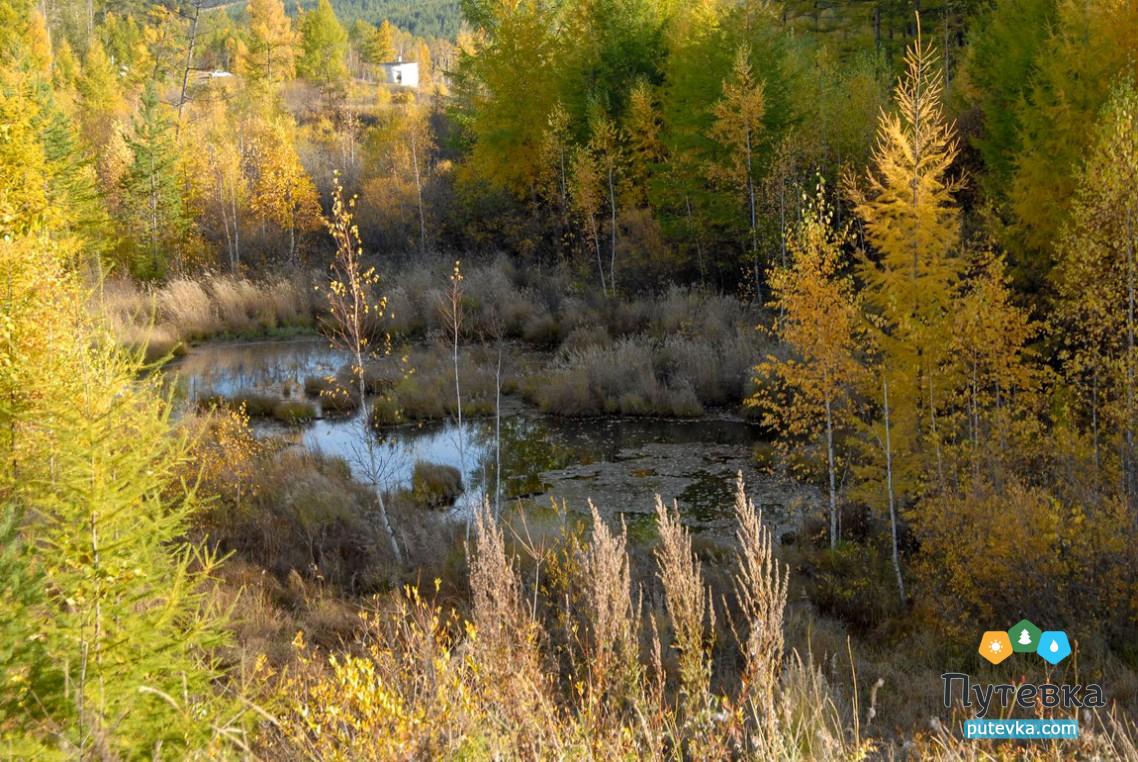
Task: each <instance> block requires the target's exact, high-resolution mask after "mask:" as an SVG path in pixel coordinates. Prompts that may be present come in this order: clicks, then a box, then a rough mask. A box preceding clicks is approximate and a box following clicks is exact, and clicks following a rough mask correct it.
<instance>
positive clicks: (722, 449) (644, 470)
mask: <svg viewBox="0 0 1138 762" xmlns="http://www.w3.org/2000/svg"><path fill="white" fill-rule="evenodd" d="M345 363H346V357H345V356H344V355H343V354H342V353H340V352H338V351H336V350H334V349H332V348H330V347H329V345H328V343H327V342H326V341H325V340H324V339H321V338H317V337H313V338H303V339H289V340H284V341H269V340H266V341H255V342H235V343H211V344H204V345H201V346H198V347H195V348H193V349H192V350H190V352H189V353H188V354H187V355H186V356H185V357H183V358H181V359H180V360H178V361H177V362H176V363H173V364H172V365H170V366H169V367H168V373H169V374H171V375H172V376H174V377H175V378H176V379H177V383H178V384H179V387H180V389H182V390H183V392H184V394H185V396H186V398H187V399H189V400H195V399H198V398H201V397H205V396H208V395H211V394H221V395H224V396H233V395H235V394H239V393H243V392H257V393H262V394H270V395H283V394H285V390H288V393H289V394H290V395H292V396H293V397H296V396H303V391H302V389H303V384H304V380H305V379H306V378H308V377H310V376H329V375H333V374H335V373H336V372H337V371H338V370H340V369H341V368H342V367H343V366H344V365H345ZM316 402H318V400H316ZM253 425H254V429H255V430H256V431H257V432H258V433H259V434H262V435H265V436H269V435H277V436H283V437H286V438H287V439H290V440H291V441H293V442H294V443H295V446H299V447H306V448H309V449H311V450H316V451H320V452H323V453H325V454H330V455H335V456H339V457H342V458H344V459H345V460H346V461H347V462H348V464H349V465H350V466H351V467H352V469H353V472H354V473H356V474H357V475H361V474H363V473H365V472H366V468H367V467H366V465H365V464H367V463H368V462H369V458H368V457H367V454H366V447H365V446H364V443H365V438H364V430H363V428H362V422H361V420H360V419H359V418H358V417H356V418H347V419H345V418H318V419H317V420H315V421H312V422H311V423H308V424H304V425H301V426H295V427H290V426H286V425H284V424H281V423H277V422H271V421H264V420H255V421H254V423H253ZM494 433H495V422H494V419H493V418H479V419H475V420H472V421H464V424H463V427H462V429H461V430H460V429H459V427H458V426H457V424H456V423H455V422H454V421H439V422H432V423H423V424H407V425H401V426H392V427H387V428H385V429H383V430H382V432H381V436H380V442H379V446H378V457H377V459H376V460H377V463H378V464H379V469H378V470H379V472H380V483H381V485H382V486H383V488H384V489H387V490H394V489H398V488H402V487H406V486H408V485H409V484H410V479H411V471H412V469H413V468H414V465H415V463H416V462H417V461H427V462H430V463H439V464H446V465H450V466H453V467H455V468H458V469H459V470H460V471H462V472H463V473H464V479H463V483H464V484H465V485H466V494H465V495H464V496H463V497H462V498H460V499H459V501H458V502H457V503H456V507H455V508H454V509H453V510H454V511H455V512H456V513H461V512H463V511H464V507H468V506H469V505H471V504H473V503H476V502H477V501H479V500H481V499H482V498H483V496H487V497H491V498H492V496H493V495H494V494H495V491H496V487H497V486H498V485H496V484H495V481H494V479H493V478H492V477H491V476H490V474H492V473H493V472H494V468H493V464H494V462H495V437H494ZM500 441H501V462H502V479H501V485H500V490H501V491H500V494H501V496H502V497H501V499H502V500H503V501H507V502H516V501H519V500H520V501H524V502H526V503H528V504H537V505H545V506H548V505H549V504H550V500H551V499H556V500H557V501H559V502H560V501H564V502H565V504H566V505H567V507H568V508H569V509H570V510H571V511H587V510H588V501H589V500H592V501H593V503H594V504H595V505H596V506H597V508H598V509H599V510H600V511H601V512H602V514H604V515H606V516H609V517H614V516H622V517H624V518H625V519H626V520H628V521H629V523H630V524H631V525H636V524H637V523H638V522H640V521H643V520H646V519H647V518H648V517H649V516H650V515H651V514H652V511H653V508H654V503H655V498H654V496H655V495H657V494H659V495H660V496H661V497H662V498H663V499H664V500H665V501H666V502H668V503H670V502H671V501H673V500H675V501H676V502H677V504H678V505H679V507H680V510H681V512H682V513H683V515H684V518H685V522H686V523H688V524H689V525H691V526H692V527H693V528H695V529H697V530H705V531H717V530H725V531H730V530H731V528H732V527H733V522H732V520H731V516H732V510H733V499H734V492H735V486H734V485H735V474H736V473H737V472H740V471H741V472H742V473H743V475H744V478H745V480H746V483H747V485H748V493H749V494H750V495H751V497H752V498H753V499H754V500H755V501H756V503H758V504H760V505H761V506H762V507H763V509H764V512H765V514H766V515H767V517H768V519H769V520H772V521H773V522H774V523H775V524H776V525H778V526H779V527H780V528H787V527H789V526H790V525H791V523H792V518H793V517H794V516H798V515H801V510H800V509H801V507H802V505H803V504H804V503H809V502H812V501H813V500H815V499H816V495H814V494H813V493H812V491H811V490H806V489H804V488H803V487H802V486H801V485H797V484H794V483H791V482H787V481H786V480H784V479H778V478H774V477H771V476H770V475H767V474H762V473H760V472H759V471H758V470H757V469H756V468H755V467H754V463H753V461H754V459H753V450H754V447H755V446H756V445H757V444H758V443H759V442H760V441H761V437H760V432H759V430H758V427H756V426H755V425H753V424H751V423H748V422H746V421H744V420H742V419H739V418H733V417H728V416H718V417H706V418H701V419H697V420H670V419H655V418H617V417H609V418H579V419H573V418H563V417H558V416H549V415H544V414H542V413H541V412H540V411H538V410H536V409H535V408H533V407H531V406H529V405H527V404H525V403H524V402H522V401H521V400H520V399H517V398H515V397H503V403H502V421H501V438H500Z"/></svg>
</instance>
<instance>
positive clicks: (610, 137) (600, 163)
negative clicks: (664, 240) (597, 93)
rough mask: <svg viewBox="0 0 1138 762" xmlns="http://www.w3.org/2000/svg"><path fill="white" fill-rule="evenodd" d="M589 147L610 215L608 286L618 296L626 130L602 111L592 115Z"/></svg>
mask: <svg viewBox="0 0 1138 762" xmlns="http://www.w3.org/2000/svg"><path fill="white" fill-rule="evenodd" d="M589 132H590V137H589V146H588V150H589V151H590V152H591V153H592V154H593V157H594V158H595V159H596V162H597V168H598V170H599V171H600V173H601V183H602V185H603V188H602V193H603V195H604V196H605V198H606V200H607V201H608V212H609V215H608V216H609V278H608V287H609V291H610V292H611V293H612V294H614V295H615V294H616V248H617V237H618V232H619V231H618V227H617V215H618V199H617V186H618V185H619V183H620V181H621V177H620V176H621V175H622V174H623V172H624V139H625V135H624V133H623V131H622V130H621V129H620V127H618V126H617V125H616V123H614V122H613V121H612V120H611V119H609V118H608V117H606V116H605V115H604V114H602V113H601V112H600V111H599V110H596V111H594V112H593V115H592V117H591V118H590V120H589Z"/></svg>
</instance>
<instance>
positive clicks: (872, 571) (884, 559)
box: [808, 542, 900, 632]
mask: <svg viewBox="0 0 1138 762" xmlns="http://www.w3.org/2000/svg"><path fill="white" fill-rule="evenodd" d="M813 560H814V564H815V568H814V580H813V583H812V584H811V585H810V586H809V591H808V592H809V595H810V598H811V599H812V600H813V601H814V603H815V605H817V606H818V609H819V610H820V611H822V612H823V613H825V614H829V615H831V616H834V617H837V618H838V619H841V620H842V621H844V622H846V623H847V624H849V625H850V626H851V627H852V628H854V629H855V630H859V631H861V632H869V631H871V630H873V629H874V628H875V627H877V626H878V625H880V624H881V623H882V622H886V621H888V620H890V619H891V618H893V617H895V616H897V615H898V614H899V613H900V611H899V608H900V603H899V601H898V598H897V580H896V578H895V577H894V574H893V568H892V566H891V565H890V561H889V555H888V553H885V552H883V551H882V550H881V548H879V547H878V546H877V545H872V544H863V543H855V542H850V543H843V544H842V545H839V546H838V548H837V549H836V550H829V549H828V548H827V549H825V550H819V551H816V553H815V554H814V556H813Z"/></svg>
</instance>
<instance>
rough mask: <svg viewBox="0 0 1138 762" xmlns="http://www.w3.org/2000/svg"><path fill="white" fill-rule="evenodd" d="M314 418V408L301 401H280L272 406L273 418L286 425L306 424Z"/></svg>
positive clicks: (310, 404) (308, 403) (309, 403)
mask: <svg viewBox="0 0 1138 762" xmlns="http://www.w3.org/2000/svg"><path fill="white" fill-rule="evenodd" d="M315 417H316V406H315V405H313V404H312V403H311V402H303V401H301V400H281V401H280V402H278V403H277V404H276V405H274V406H273V418H276V419H277V420H278V421H281V422H283V423H288V424H297V423H307V422H308V421H311V420H312V419H313V418H315Z"/></svg>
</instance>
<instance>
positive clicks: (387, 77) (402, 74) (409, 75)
mask: <svg viewBox="0 0 1138 762" xmlns="http://www.w3.org/2000/svg"><path fill="white" fill-rule="evenodd" d="M382 66H383V76H384V81H385V82H387V84H389V85H398V86H400V87H414V88H416V89H417V88H418V87H419V64H418V63H417V62H415V61H404V60H403V57H402V56H400V57H399V60H397V61H392V62H390V63H385V64H382Z"/></svg>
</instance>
